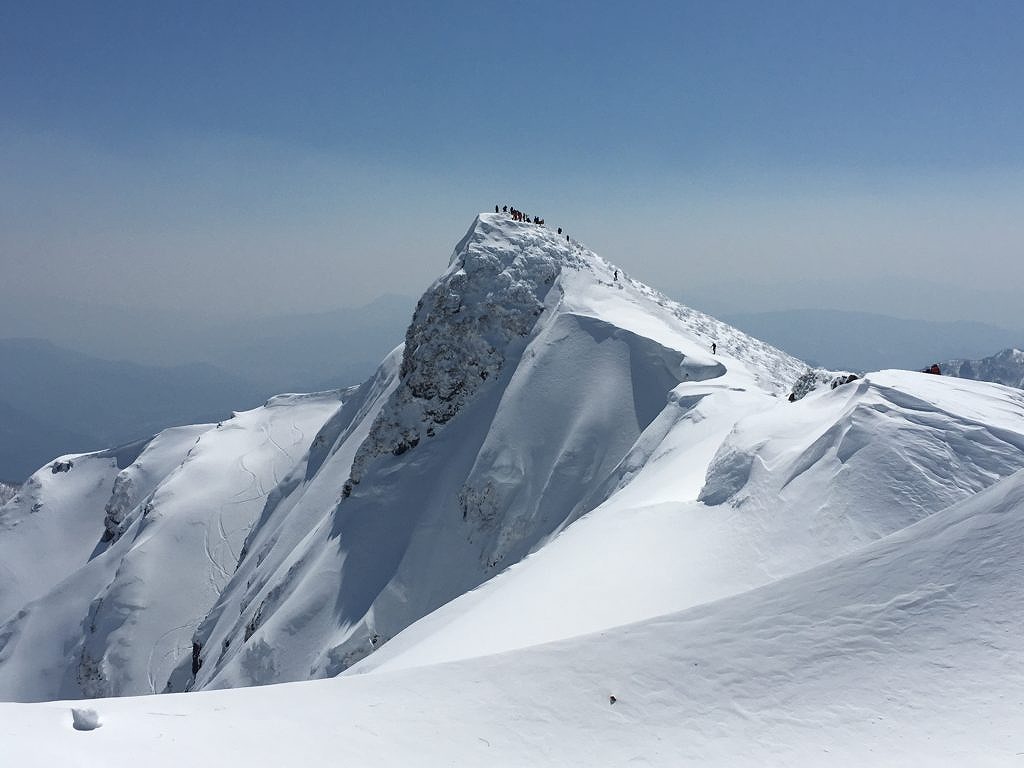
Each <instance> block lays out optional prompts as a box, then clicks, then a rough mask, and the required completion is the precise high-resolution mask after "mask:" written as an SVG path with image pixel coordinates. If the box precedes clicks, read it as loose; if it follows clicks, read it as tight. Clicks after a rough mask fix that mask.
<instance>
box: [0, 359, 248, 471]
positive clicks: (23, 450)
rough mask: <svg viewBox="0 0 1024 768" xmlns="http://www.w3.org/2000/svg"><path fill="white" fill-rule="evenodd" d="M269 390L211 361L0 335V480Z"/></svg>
mask: <svg viewBox="0 0 1024 768" xmlns="http://www.w3.org/2000/svg"><path fill="white" fill-rule="evenodd" d="M266 396H267V393H266V392H265V391H264V390H263V388H261V387H259V386H258V385H254V384H253V383H251V382H250V381H247V380H245V379H243V378H241V377H238V376H234V375H232V374H230V373H227V372H225V371H223V370H220V369H218V368H215V367H214V366H211V365H207V364H194V365H182V366H173V367H166V368H164V367H158V366H146V365H139V364H137V363H128V362H112V361H109V360H100V359H98V358H94V357H90V356H88V355H83V354H79V353H77V352H72V351H70V350H67V349H61V348H60V347H57V346H55V345H53V344H51V343H49V342H47V341H41V340H39V339H0V479H4V480H9V481H15V482H18V481H20V480H22V479H24V478H25V477H26V476H27V475H28V474H29V473H30V472H32V471H33V470H34V469H36V468H38V467H39V465H40V464H41V463H43V462H45V461H47V460H48V459H50V458H52V457H53V456H55V455H59V454H63V453H70V452H76V451H89V450H98V449H100V448H104V447H107V446H110V445H116V444H118V443H124V442H128V441H130V440H136V439H139V438H142V437H148V436H150V435H152V434H154V433H155V432H158V431H160V430H161V429H164V428H166V427H169V426H172V425H175V424H181V423H188V422H195V421H218V420H220V419H223V418H227V417H230V415H231V413H232V410H233V409H236V408H246V407H252V406H254V405H258V404H259V403H260V402H262V401H263V400H265V399H266Z"/></svg>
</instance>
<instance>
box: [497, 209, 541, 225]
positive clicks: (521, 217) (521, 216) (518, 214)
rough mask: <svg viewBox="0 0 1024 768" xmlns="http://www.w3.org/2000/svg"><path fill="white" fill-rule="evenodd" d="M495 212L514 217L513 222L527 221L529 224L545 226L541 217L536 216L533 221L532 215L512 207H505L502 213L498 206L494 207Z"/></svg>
mask: <svg viewBox="0 0 1024 768" xmlns="http://www.w3.org/2000/svg"><path fill="white" fill-rule="evenodd" d="M494 212H495V213H507V214H508V215H509V216H511V217H512V221H525V222H526V223H527V224H540V225H541V226H543V225H544V219H542V218H540V217H539V216H534V217H533V218H532V219H531V218H530V214H528V213H523V212H522V211H520V210H518V209H517V208H515V207H514V206H511V205H503V206H502V207H501V210H500V211H499V210H498V206H494Z"/></svg>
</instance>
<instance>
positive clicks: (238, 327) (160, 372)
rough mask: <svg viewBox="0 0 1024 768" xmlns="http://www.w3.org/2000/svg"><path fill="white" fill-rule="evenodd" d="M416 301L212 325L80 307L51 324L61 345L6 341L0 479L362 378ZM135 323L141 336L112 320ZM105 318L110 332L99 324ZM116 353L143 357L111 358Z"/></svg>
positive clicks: (2, 345)
mask: <svg viewBox="0 0 1024 768" xmlns="http://www.w3.org/2000/svg"><path fill="white" fill-rule="evenodd" d="M413 304H414V302H413V300H412V299H409V298H407V297H401V296H381V297H379V298H377V299H376V300H374V301H373V302H371V303H370V304H368V305H366V306H364V307H358V308H343V309H338V310H335V311H332V312H321V313H315V314H312V313H311V314H307V315H286V316H281V317H266V318H257V319H250V320H246V321H238V320H235V321H224V320H222V321H220V322H219V324H216V325H214V326H213V327H211V328H208V329H205V330H201V329H199V328H198V327H196V328H188V327H185V328H179V329H177V330H174V329H173V328H172V325H173V323H170V324H168V323H169V322H170V321H169V319H168V318H167V317H163V316H160V315H159V314H158V315H157V316H156V317H151V318H149V319H148V320H146V319H143V318H140V317H136V316H135V314H134V313H132V312H130V311H129V312H127V313H125V314H123V315H119V314H118V311H117V310H113V309H110V308H103V307H83V306H78V307H77V308H76V309H77V310H79V311H81V312H82V313H83V315H82V322H81V323H76V322H70V321H69V322H67V323H60V324H53V325H44V326H42V328H41V330H47V331H49V332H51V333H53V334H55V335H56V336H57V337H58V343H53V342H51V341H44V340H41V339H0V361H2V365H0V480H9V481H15V482H18V481H21V480H22V479H24V478H25V477H27V476H28V474H29V473H30V472H32V471H33V470H35V469H37V468H38V467H39V466H40V465H41V464H42V463H44V462H45V461H47V460H49V459H51V458H53V457H54V456H57V455H60V454H64V453H73V452H79V451H88V450H95V449H99V448H103V447H106V446H110V445H114V444H116V443H119V442H126V441H129V440H136V439H139V438H143V437H148V436H150V435H152V434H153V433H154V432H157V431H159V430H161V429H164V428H166V427H170V426H174V425H176V424H189V423H194V422H198V421H209V420H213V421H218V420H220V419H222V418H225V417H227V416H230V414H231V411H232V410H233V409H239V408H247V407H252V406H254V405H257V404H259V403H260V402H262V401H263V400H265V399H267V398H268V397H270V396H271V395H275V394H278V393H281V392H307V391H313V390H320V389H330V388H336V387H341V386H346V385H349V384H354V383H358V382H359V381H362V380H363V379H365V378H366V377H367V376H368V375H369V374H370V372H372V371H373V369H374V368H375V367H376V365H377V363H378V362H379V361H380V359H381V358H382V357H383V356H384V355H385V354H387V353H388V352H389V351H390V350H391V349H392V348H394V347H395V345H396V344H398V343H400V342H401V340H402V337H403V334H404V331H405V326H406V325H407V324H408V321H409V317H410V316H411V314H412V307H413ZM113 317H119V322H118V323H117V324H116V325H114V324H113V320H112V318H113ZM136 321H138V323H140V326H141V330H140V328H136V329H135V333H133V334H124V335H120V334H112V333H111V332H110V330H109V329H110V328H112V327H119V326H120V325H123V324H132V323H135V322H136ZM15 327H21V326H15ZM104 327H106V328H107V329H108V330H107V332H106V335H105V336H104V335H102V334H99V335H98V334H97V333H96V332H94V329H98V328H104ZM140 333H141V335H140ZM147 334H151V335H150V336H147ZM132 339H134V341H131V340H132ZM147 339H148V341H147ZM67 344H81V348H80V349H79V351H72V350H70V349H66V348H63V346H61V345H67ZM81 349H86V350H92V351H93V352H94V353H95V355H96V356H94V355H93V354H86V353H83V352H82V351H81ZM115 352H116V353H118V354H121V355H123V356H125V357H129V358H132V359H133V362H128V361H126V360H123V359H121V360H110V359H103V355H110V354H113V353H115ZM140 361H149V362H140ZM153 361H163V363H164V364H162V365H161V364H154V362H153ZM177 361H188V362H187V363H182V362H177Z"/></svg>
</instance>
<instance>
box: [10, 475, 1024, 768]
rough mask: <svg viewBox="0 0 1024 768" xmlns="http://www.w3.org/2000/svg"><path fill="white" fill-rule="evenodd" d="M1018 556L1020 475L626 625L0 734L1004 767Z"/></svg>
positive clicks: (301, 754)
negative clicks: (750, 587)
mask: <svg viewBox="0 0 1024 768" xmlns="http://www.w3.org/2000/svg"><path fill="white" fill-rule="evenodd" d="M1022 550H1024V473H1017V474H1015V475H1014V476H1012V477H1010V478H1008V479H1004V480H1002V481H1000V482H998V483H996V484H995V485H994V486H992V487H990V488H988V489H986V490H985V491H982V492H980V493H978V494H977V495H975V496H973V497H971V498H969V499H967V500H965V501H964V502H961V503H959V504H957V505H955V506H953V507H951V508H949V509H946V510H944V511H943V512H940V513H937V514H935V515H933V516H931V517H930V518H928V519H926V520H923V521H921V522H919V523H917V524H916V525H913V526H910V527H908V528H905V529H903V530H901V531H899V532H897V533H894V534H892V535H890V536H888V537H886V538H884V539H882V540H880V541H877V542H875V543H873V544H871V545H869V546H867V547H866V548H864V549H861V550H859V551H857V552H855V553H852V554H850V555H847V556H845V557H843V558H841V559H839V560H835V561H832V562H829V563H827V564H824V565H821V566H819V567H816V568H814V569H812V570H810V571H805V572H802V573H799V574H796V575H794V576H791V577H789V578H786V579H783V580H780V581H777V582H774V583H772V584H769V585H767V586H765V587H763V588H761V589H757V590H754V591H751V592H748V593H744V594H741V595H737V596H734V597H730V598H726V599H724V600H720V601H717V602H715V603H712V604H709V605H704V606H700V607H697V608H693V609H690V610H687V611H683V612H680V613H675V614H672V615H669V616H664V617H660V618H658V619H654V620H648V621H645V622H642V623H639V624H634V625H630V626H626V627H620V628H616V629H612V630H609V631H607V632H602V633H600V634H594V635H588V636H585V637H578V638H574V639H572V640H568V641H562V642H559V643H553V644H548V645H542V646H535V647H532V648H528V649H525V650H521V651H515V652H511V653H505V654H500V655H497V656H489V657H485V658H477V659H471V660H466V661H459V662H453V663H448V664H441V665H434V666H428V667H420V668H416V669H408V670H402V671H398V672H393V673H380V674H372V675H360V676H350V677H341V678H337V679H334V680H324V681H315V682H306V683H298V684H292V685H281V686H273V687H270V688H263V689H249V690H234V691H214V692H209V693H205V694H202V695H198V696H197V695H184V696H181V695H179V696H166V697H162V698H160V699H159V700H158V701H153V700H152V699H149V700H147V699H131V698H125V699H116V700H101V701H94V702H90V703H89V706H90V707H91V708H92V709H93V710H94V712H95V718H96V720H97V721H98V724H99V727H98V728H97V729H96V730H93V731H91V732H89V733H80V732H77V731H75V730H73V729H72V727H71V720H72V715H71V711H70V708H71V706H72V705H71V704H70V703H61V702H53V703H47V704H37V705H10V704H0V737H2V738H3V741H4V744H5V749H6V754H7V755H8V756H9V757H10V759H12V760H13V762H14V764H16V765H19V766H49V765H60V764H76V765H83V766H92V765H95V766H100V765H102V766H104V768H119V767H120V766H124V768H134V766H135V765H136V764H137V762H138V756H139V754H142V753H143V752H145V753H146V754H147V760H148V761H149V762H150V763H151V765H152V766H153V768H161V767H162V766H178V765H181V764H182V762H187V763H188V764H189V765H194V766H197V767H201V766H211V767H213V766H220V765H222V764H223V760H224V754H226V753H227V754H230V755H231V759H232V761H234V762H237V763H239V764H244V765H247V766H264V765H266V766H271V765H282V764H294V763H297V762H301V763H303V764H320V763H326V762H332V763H334V762H346V761H351V762H355V763H356V764H361V763H364V762H365V761H366V756H367V755H373V761H374V764H375V765H379V766H382V767H386V766H404V765H410V764H415V765H422V766H435V765H436V766H442V765H452V764H458V765H482V764H487V765H495V766H514V765H579V766H584V765H588V766H589V765H596V766H606V765H607V766H612V765H624V764H627V763H636V764H644V765H657V766H678V765H702V766H707V765H712V766H717V765H722V766H731V767H732V766H762V765H765V764H772V765H793V766H817V765H821V764H823V763H827V764H829V765H844V766H845V765H849V766H861V765H874V764H879V763H884V764H885V765H891V766H920V765H949V764H961V765H962V764H970V765H976V766H1005V765H1012V764H1014V763H1015V761H1016V760H1017V759H1018V757H1019V755H1020V753H1021V752H1024V740H1022V739H1024V737H1022V732H1021V729H1020V723H1021V721H1022V718H1024V710H1022V704H1021V699H1020V691H1021V689H1022V687H1024V636H1022V635H1021V633H1020V632H1019V631H1017V628H1018V627H1019V626H1020V625H1021V623H1022V622H1024V598H1022V596H1021V591H1020V584H1021V583H1022V579H1024V565H1022V563H1021V560H1020V557H1019V553H1020V552H1021V551H1022ZM953 649H955V653H951V651H952V650H953ZM612 696H614V702H612V700H611V699H610V697H612ZM271 722H272V723H273V730H274V735H275V738H273V739H267V738H266V729H267V727H268V724H269V723H271ZM157 740H159V743H160V744H161V747H160V749H158V750H154V749H152V745H153V744H154V743H156V742H157Z"/></svg>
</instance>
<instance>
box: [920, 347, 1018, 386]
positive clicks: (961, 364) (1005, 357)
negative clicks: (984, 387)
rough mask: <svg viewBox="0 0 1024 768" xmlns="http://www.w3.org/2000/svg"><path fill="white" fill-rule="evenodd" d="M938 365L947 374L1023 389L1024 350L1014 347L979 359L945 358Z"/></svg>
mask: <svg viewBox="0 0 1024 768" xmlns="http://www.w3.org/2000/svg"><path fill="white" fill-rule="evenodd" d="M940 366H941V368H942V372H943V373H944V374H946V375H947V376H957V377H959V378H961V379H973V380H975V381H991V382H993V383H995V384H1005V385H1006V386H1008V387H1017V388H1018V389H1024V352H1021V351H1020V350H1019V349H1017V348H1016V347H1011V348H1009V349H1004V350H1002V351H1001V352H996V353H995V354H994V355H990V356H989V357H983V358H981V359H980V360H947V361H946V362H945V363H941V364H940Z"/></svg>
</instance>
